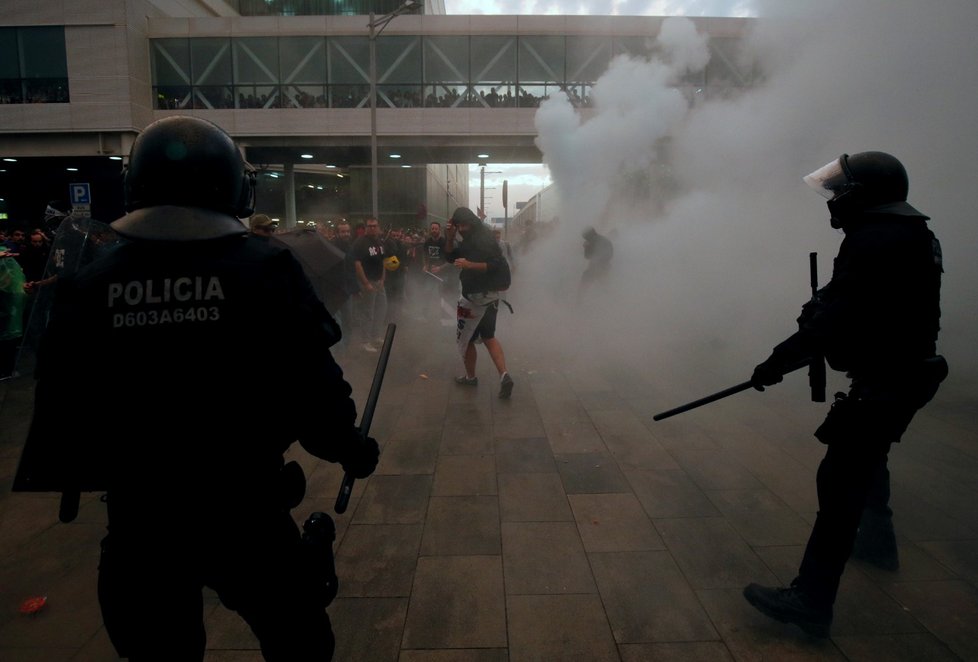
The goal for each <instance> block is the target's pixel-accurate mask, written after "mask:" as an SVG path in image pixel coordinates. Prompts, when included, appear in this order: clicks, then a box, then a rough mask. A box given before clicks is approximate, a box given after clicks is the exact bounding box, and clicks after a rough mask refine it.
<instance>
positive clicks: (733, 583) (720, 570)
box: [653, 517, 766, 589]
mask: <svg viewBox="0 0 978 662" xmlns="http://www.w3.org/2000/svg"><path fill="white" fill-rule="evenodd" d="M653 523H654V524H655V528H656V529H657V530H658V531H659V533H660V534H661V535H662V539H663V540H664V541H665V543H666V546H667V547H668V548H669V551H670V552H671V553H672V555H673V558H674V559H675V560H676V563H677V564H678V565H679V567H680V568H682V571H683V574H684V575H685V576H686V579H687V581H689V583H690V585H691V586H692V587H693V588H695V589H707V588H737V587H743V586H745V585H747V584H748V583H750V582H751V581H754V578H756V577H758V576H759V575H761V574H763V573H764V571H765V570H766V567H765V566H764V563H763V561H761V559H760V558H759V557H758V556H757V555H756V554H755V553H754V552H753V550H751V548H750V547H749V546H748V545H747V543H745V542H744V539H743V538H741V537H740V535H739V534H738V533H737V532H736V531H735V530H734V529H733V527H732V526H730V523H729V522H727V520H725V519H723V518H720V517H695V518H694V517H688V518H680V519H655V520H653Z"/></svg>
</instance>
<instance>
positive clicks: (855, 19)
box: [513, 0, 978, 385]
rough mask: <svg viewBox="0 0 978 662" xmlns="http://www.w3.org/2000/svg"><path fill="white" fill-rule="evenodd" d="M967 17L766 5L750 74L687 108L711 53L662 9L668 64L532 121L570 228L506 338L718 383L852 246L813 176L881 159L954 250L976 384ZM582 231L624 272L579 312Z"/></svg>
mask: <svg viewBox="0 0 978 662" xmlns="http://www.w3.org/2000/svg"><path fill="white" fill-rule="evenodd" d="M975 25H978V4H976V3H973V2H968V1H967V0H949V1H947V2H942V3H940V10H939V11H938V10H937V8H926V7H924V6H922V3H919V2H914V1H913V0H905V1H904V0H900V1H895V0H866V1H864V2H861V3H851V2H841V1H840V2H829V3H825V2H822V3H811V2H785V1H783V0H779V1H778V2H769V3H762V4H760V5H759V18H758V20H757V21H756V22H755V25H754V29H753V33H752V35H751V36H750V38H749V39H748V40H747V41H746V43H745V47H746V48H745V49H746V51H748V53H749V55H750V57H751V58H752V59H753V67H754V70H755V71H758V72H759V75H758V77H757V78H756V79H755V81H754V82H753V84H752V85H751V86H750V87H746V88H740V89H731V90H730V92H731V93H730V94H723V92H724V91H723V90H722V89H718V88H717V87H715V86H714V87H711V86H710V81H708V82H707V87H706V91H707V94H708V95H709V96H707V97H706V98H704V99H701V98H698V96H699V95H697V96H694V98H695V99H696V101H695V103H694V104H693V105H692V106H690V105H689V103H688V101H687V98H688V97H685V96H683V94H681V93H680V91H679V90H678V89H676V87H675V84H676V82H677V81H678V80H680V78H681V77H682V76H683V74H684V73H685V72H686V71H687V70H689V71H696V70H698V69H702V68H703V66H705V64H706V57H707V56H709V54H710V50H709V49H708V48H707V46H706V42H705V40H704V37H703V36H702V35H699V34H697V33H696V31H695V28H694V26H693V23H692V22H691V21H689V20H688V19H683V18H670V19H666V20H665V21H664V22H663V24H662V30H661V32H660V34H659V35H658V40H657V46H658V48H657V49H656V52H657V55H656V56H654V57H653V58H651V59H647V60H646V59H640V58H639V59H636V58H627V57H620V58H618V59H616V60H614V61H613V62H612V63H611V65H610V66H609V68H608V71H607V73H606V74H605V75H604V76H602V78H601V79H600V80H599V81H598V82H597V84H596V85H595V88H594V95H593V110H589V111H586V112H577V111H575V110H574V109H573V108H572V107H571V106H570V104H569V102H568V100H567V99H566V98H565V97H564V96H563V95H562V94H557V95H554V96H553V97H552V98H551V99H549V100H548V101H546V102H545V103H544V104H542V105H541V107H540V109H539V111H538V113H537V116H536V122H537V129H538V144H539V146H540V148H541V150H542V151H543V154H544V160H545V162H546V163H547V165H548V166H549V167H550V171H551V174H552V176H553V179H554V183H555V188H556V190H557V194H558V196H559V199H560V212H559V222H558V223H557V224H556V227H555V228H554V230H553V232H552V233H551V235H550V236H549V237H548V239H547V240H546V241H538V242H536V244H535V245H534V248H533V249H531V252H530V253H529V254H527V255H526V256H524V257H523V259H522V261H521V269H520V272H519V274H518V280H517V282H516V284H515V286H514V288H515V289H516V291H517V292H518V296H519V298H520V300H521V301H523V302H525V303H524V306H523V312H524V313H525V314H524V315H517V316H516V317H515V318H514V323H513V324H514V326H515V327H516V330H515V331H514V335H516V336H519V337H520V338H521V341H520V342H535V340H534V339H536V340H538V341H539V344H540V345H541V347H547V348H550V349H554V348H557V347H561V348H563V351H564V352H565V354H564V356H570V357H573V356H574V355H575V354H585V353H586V354H593V353H597V354H598V355H599V356H600V357H601V358H603V359H615V360H626V361H629V362H630V363H631V364H633V365H634V363H635V362H636V361H641V362H643V363H645V364H647V365H648V367H649V368H650V369H655V366H656V362H657V360H658V359H660V358H663V357H668V356H673V357H678V358H679V359H680V360H681V362H684V363H685V364H686V365H688V366H689V370H690V372H698V371H707V372H709V373H710V374H709V377H708V379H709V380H711V381H712V383H714V384H716V381H715V379H716V375H717V374H723V375H726V376H727V379H729V378H731V377H739V376H744V377H746V376H747V375H749V373H750V370H751V369H752V368H753V366H754V365H755V364H756V363H757V362H759V361H760V360H762V359H764V358H766V356H767V354H768V353H769V351H770V349H771V347H773V345H774V344H776V343H777V342H779V341H781V340H782V339H783V338H784V337H786V336H787V335H788V334H790V333H792V332H793V331H794V329H795V328H796V326H795V317H796V316H797V314H798V312H799V310H800V307H801V304H802V303H803V302H804V301H805V300H807V298H808V297H809V281H808V261H807V257H808V253H809V252H811V251H817V252H818V255H819V267H820V277H821V284H824V283H825V282H827V281H828V278H829V276H830V274H831V267H832V265H831V258H832V257H834V256H835V254H836V253H837V251H838V247H839V244H840V242H841V240H842V236H841V235H840V234H838V233H837V232H835V231H834V230H832V229H831V228H830V227H829V223H828V217H829V215H828V211H827V209H826V208H825V205H824V200H822V199H821V198H819V197H818V196H817V195H815V194H814V193H812V191H811V190H810V189H809V188H808V187H807V186H805V185H804V184H803V183H802V181H801V178H802V177H803V176H804V175H806V174H808V173H809V172H811V171H813V170H815V169H816V168H818V167H820V166H821V165H823V164H825V163H827V162H828V161H830V160H831V159H833V158H835V157H838V155H839V154H842V153H854V152H859V151H865V150H882V151H886V152H890V153H892V154H894V155H895V156H897V157H898V158H899V159H900V160H901V161H903V163H904V165H905V166H906V167H907V171H908V173H909V176H910V198H909V199H910V202H911V203H912V204H913V205H915V206H916V207H917V208H918V209H920V210H922V211H923V212H924V213H926V214H928V215H930V216H931V217H932V218H933V220H932V221H931V222H930V226H931V228H932V229H933V230H934V231H935V233H936V234H937V236H938V238H939V239H940V240H941V241H942V244H943V246H944V256H945V268H946V274H945V277H944V288H943V297H942V300H943V311H944V315H943V320H942V327H943V329H942V333H941V337H940V339H939V349H940V350H941V351H942V352H943V353H944V354H945V355H946V356H947V358H948V361H949V362H950V364H951V369H952V380H951V381H949V384H951V382H955V381H956V382H957V383H958V384H959V385H961V384H963V383H965V382H967V381H968V380H973V379H975V378H976V376H978V361H976V350H975V348H974V344H973V342H972V338H974V337H975V331H976V312H975V309H974V306H973V305H970V301H971V300H972V296H973V294H972V290H973V289H974V286H975V285H976V284H978V278H976V266H975V260H974V259H973V256H974V255H975V252H976V248H978V245H976V244H978V231H976V221H975V220H974V219H973V218H972V217H973V215H974V212H973V210H972V207H973V206H974V205H973V202H972V197H973V196H972V194H971V193H970V190H971V188H972V187H973V181H974V179H975V170H976V169H975V165H974V164H975V159H976V157H975V155H976V154H978V126H976V124H978V120H976V118H975V108H976V107H978V103H976V102H978V58H976V57H975V55H976V53H975V50H976V49H975V46H974V45H973V44H974V41H973V31H974V30H973V28H974V26H975ZM651 36H655V35H651ZM542 220H543V221H546V220H548V219H542ZM587 226H594V227H596V228H598V230H599V231H600V232H602V233H605V234H611V235H612V237H613V240H614V242H615V262H614V267H613V269H614V272H613V277H612V280H611V282H610V283H609V288H608V290H607V291H606V292H605V293H603V294H599V295H596V296H591V297H589V298H588V299H587V300H585V301H582V302H580V303H577V302H575V297H576V288H577V285H578V282H579V280H580V274H581V272H582V271H583V269H584V267H585V260H584V257H583V252H582V249H581V231H582V230H583V229H584V228H585V227H587Z"/></svg>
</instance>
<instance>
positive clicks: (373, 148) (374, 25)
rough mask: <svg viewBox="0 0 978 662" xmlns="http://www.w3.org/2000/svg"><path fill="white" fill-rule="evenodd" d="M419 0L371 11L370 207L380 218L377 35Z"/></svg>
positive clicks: (410, 0)
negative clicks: (376, 14) (388, 9)
mask: <svg viewBox="0 0 978 662" xmlns="http://www.w3.org/2000/svg"><path fill="white" fill-rule="evenodd" d="M419 4H420V3H419V2H418V0H404V3H403V4H402V5H401V6H400V7H398V8H397V9H395V10H394V11H392V12H391V13H389V14H384V15H383V16H381V17H380V18H374V13H373V12H370V22H369V23H367V27H368V28H370V209H371V214H372V215H373V217H374V218H376V219H377V220H380V219H379V217H378V215H379V213H380V212H379V210H378V207H377V37H379V36H380V33H381V32H383V31H384V28H386V27H387V24H388V23H390V22H391V21H393V20H394V19H395V18H397V17H398V16H400V15H401V14H403V13H405V12H408V11H411V10H412V9H414V8H415V7H417V6H419Z"/></svg>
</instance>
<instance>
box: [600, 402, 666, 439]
mask: <svg viewBox="0 0 978 662" xmlns="http://www.w3.org/2000/svg"><path fill="white" fill-rule="evenodd" d="M588 417H589V419H590V420H591V422H592V423H593V424H594V427H595V428H597V430H598V432H600V433H601V436H606V435H620V436H626V437H637V438H648V439H651V438H652V435H651V434H650V433H649V430H648V428H647V427H645V425H644V424H643V423H642V420H641V418H639V417H638V416H636V415H635V414H633V413H632V412H631V411H629V410H628V409H625V408H623V407H620V406H619V407H617V408H615V409H602V410H597V411H591V412H588Z"/></svg>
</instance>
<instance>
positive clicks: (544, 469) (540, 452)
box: [495, 436, 557, 474]
mask: <svg viewBox="0 0 978 662" xmlns="http://www.w3.org/2000/svg"><path fill="white" fill-rule="evenodd" d="M495 450H496V472H497V473H500V474H504V473H550V472H555V471H557V465H556V464H555V463H554V455H553V451H551V450H550V442H549V441H547V438H546V437H544V436H540V437H525V438H519V439H508V438H499V437H497V438H496V443H495Z"/></svg>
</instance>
